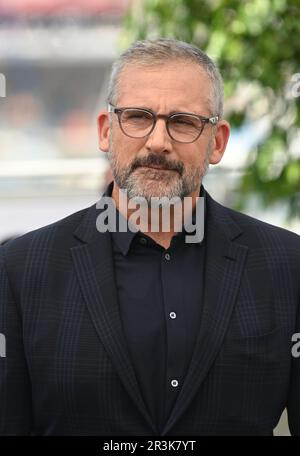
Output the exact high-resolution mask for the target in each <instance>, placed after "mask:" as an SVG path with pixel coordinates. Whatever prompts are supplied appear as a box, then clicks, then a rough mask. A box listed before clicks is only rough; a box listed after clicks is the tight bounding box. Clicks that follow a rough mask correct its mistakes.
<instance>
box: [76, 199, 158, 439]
mask: <svg viewBox="0 0 300 456" xmlns="http://www.w3.org/2000/svg"><path fill="white" fill-rule="evenodd" d="M98 214H99V211H98V213H97V210H96V207H95V206H92V207H91V208H90V209H89V210H88V213H87V215H86V217H85V219H84V220H83V222H82V223H81V224H80V225H79V227H78V229H77V230H76V232H75V236H76V237H77V238H78V239H80V240H81V241H83V242H84V243H82V244H80V245H77V246H75V247H72V248H71V253H72V258H73V262H74V266H75V270H76V273H77V277H78V281H79V284H80V287H81V290H82V293H83V296H84V299H85V301H86V304H87V307H88V310H89V313H90V316H91V319H92V321H93V324H94V326H95V328H96V331H97V333H98V336H99V338H100V340H101V342H102V343H103V345H104V347H105V349H106V351H107V353H108V354H109V356H110V357H111V361H112V363H113V365H114V367H115V369H116V371H117V372H118V374H119V376H120V379H121V381H122V382H123V384H124V386H125V388H126V390H127V392H128V394H129V395H130V397H131V398H132V400H133V402H134V403H135V404H136V406H137V407H138V409H139V410H140V412H141V413H142V415H143V416H144V417H145V419H146V421H147V422H148V424H150V426H151V427H152V429H153V431H154V432H156V429H155V426H154V424H153V421H152V419H151V417H150V415H149V413H148V411H147V409H146V407H145V404H144V402H143V399H142V396H141V392H140V389H139V386H138V383H137V380H136V376H135V373H134V369H133V366H132V363H131V360H130V356H129V352H128V350H127V344H126V339H125V334H124V332H123V328H122V324H121V319H120V313H119V307H118V297H117V290H116V283H115V279H114V268H113V258H112V247H111V239H110V234H109V233H108V232H106V233H99V232H98V231H97V230H96V218H97V215H98Z"/></svg>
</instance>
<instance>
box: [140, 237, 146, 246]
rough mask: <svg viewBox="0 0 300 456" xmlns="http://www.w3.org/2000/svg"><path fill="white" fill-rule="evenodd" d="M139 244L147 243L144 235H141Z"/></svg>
mask: <svg viewBox="0 0 300 456" xmlns="http://www.w3.org/2000/svg"><path fill="white" fill-rule="evenodd" d="M140 244H142V245H146V244H147V239H145V238H144V237H142V238H141V239H140Z"/></svg>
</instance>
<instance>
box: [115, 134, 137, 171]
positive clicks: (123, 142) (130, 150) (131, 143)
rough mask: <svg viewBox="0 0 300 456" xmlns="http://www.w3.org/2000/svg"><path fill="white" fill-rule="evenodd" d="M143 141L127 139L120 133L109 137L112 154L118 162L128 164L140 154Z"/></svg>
mask: <svg viewBox="0 0 300 456" xmlns="http://www.w3.org/2000/svg"><path fill="white" fill-rule="evenodd" d="M144 144H145V141H140V140H137V139H134V138H129V137H127V136H125V135H124V134H122V132H113V133H112V135H111V148H112V152H113V153H114V154H116V155H117V157H118V160H119V162H121V163H124V164H129V163H131V162H132V160H134V158H135V157H136V156H137V155H140V156H143V155H145V154H143V153H142V150H143V148H144Z"/></svg>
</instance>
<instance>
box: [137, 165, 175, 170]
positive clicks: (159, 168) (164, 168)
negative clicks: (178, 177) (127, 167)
mask: <svg viewBox="0 0 300 456" xmlns="http://www.w3.org/2000/svg"><path fill="white" fill-rule="evenodd" d="M139 168H149V169H156V170H159V171H176V170H175V169H170V168H166V167H165V166H158V165H151V166H149V165H145V166H139Z"/></svg>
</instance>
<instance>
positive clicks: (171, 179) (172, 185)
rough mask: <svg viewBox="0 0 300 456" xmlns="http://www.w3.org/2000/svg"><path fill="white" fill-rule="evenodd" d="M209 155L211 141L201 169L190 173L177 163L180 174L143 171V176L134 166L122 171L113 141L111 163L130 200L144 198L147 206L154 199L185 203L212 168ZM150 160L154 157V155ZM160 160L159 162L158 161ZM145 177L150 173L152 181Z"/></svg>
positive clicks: (176, 167)
mask: <svg viewBox="0 0 300 456" xmlns="http://www.w3.org/2000/svg"><path fill="white" fill-rule="evenodd" d="M210 154H211V141H210V142H209V145H208V149H207V152H206V157H205V161H204V163H203V164H202V166H199V167H198V168H194V167H192V166H191V167H190V168H188V169H187V168H186V167H185V166H184V165H183V163H182V162H176V163H175V164H174V169H178V172H175V173H174V171H171V172H170V171H169V172H162V173H161V172H155V171H152V170H151V169H149V171H145V170H144V172H143V173H142V174H141V173H140V172H135V169H136V168H134V167H133V166H132V164H131V165H128V166H126V167H122V168H121V166H120V165H119V162H118V153H115V152H114V151H113V144H112V141H111V140H110V148H109V152H108V159H109V163H110V166H111V170H112V174H113V176H114V180H115V182H116V184H117V186H118V187H119V188H120V189H125V190H127V196H128V198H130V199H133V198H134V199H139V198H145V200H146V201H147V203H148V204H150V203H151V198H153V197H157V198H163V197H165V198H168V199H172V198H180V199H181V200H183V198H184V197H186V196H188V195H190V194H191V193H192V192H195V191H196V190H197V188H198V187H199V185H200V184H201V183H202V180H203V177H204V176H205V174H206V172H207V170H208V168H209V158H210ZM151 156H153V155H152V154H151ZM158 157H159V156H158ZM153 159H154V156H153ZM145 160H147V158H146V159H145ZM159 160H160V159H159V158H157V161H159ZM172 163H173V162H172ZM156 164H158V163H156ZM144 173H147V174H148V176H150V173H151V179H150V178H147V177H146V175H147V174H145V175H143V174H144Z"/></svg>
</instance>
